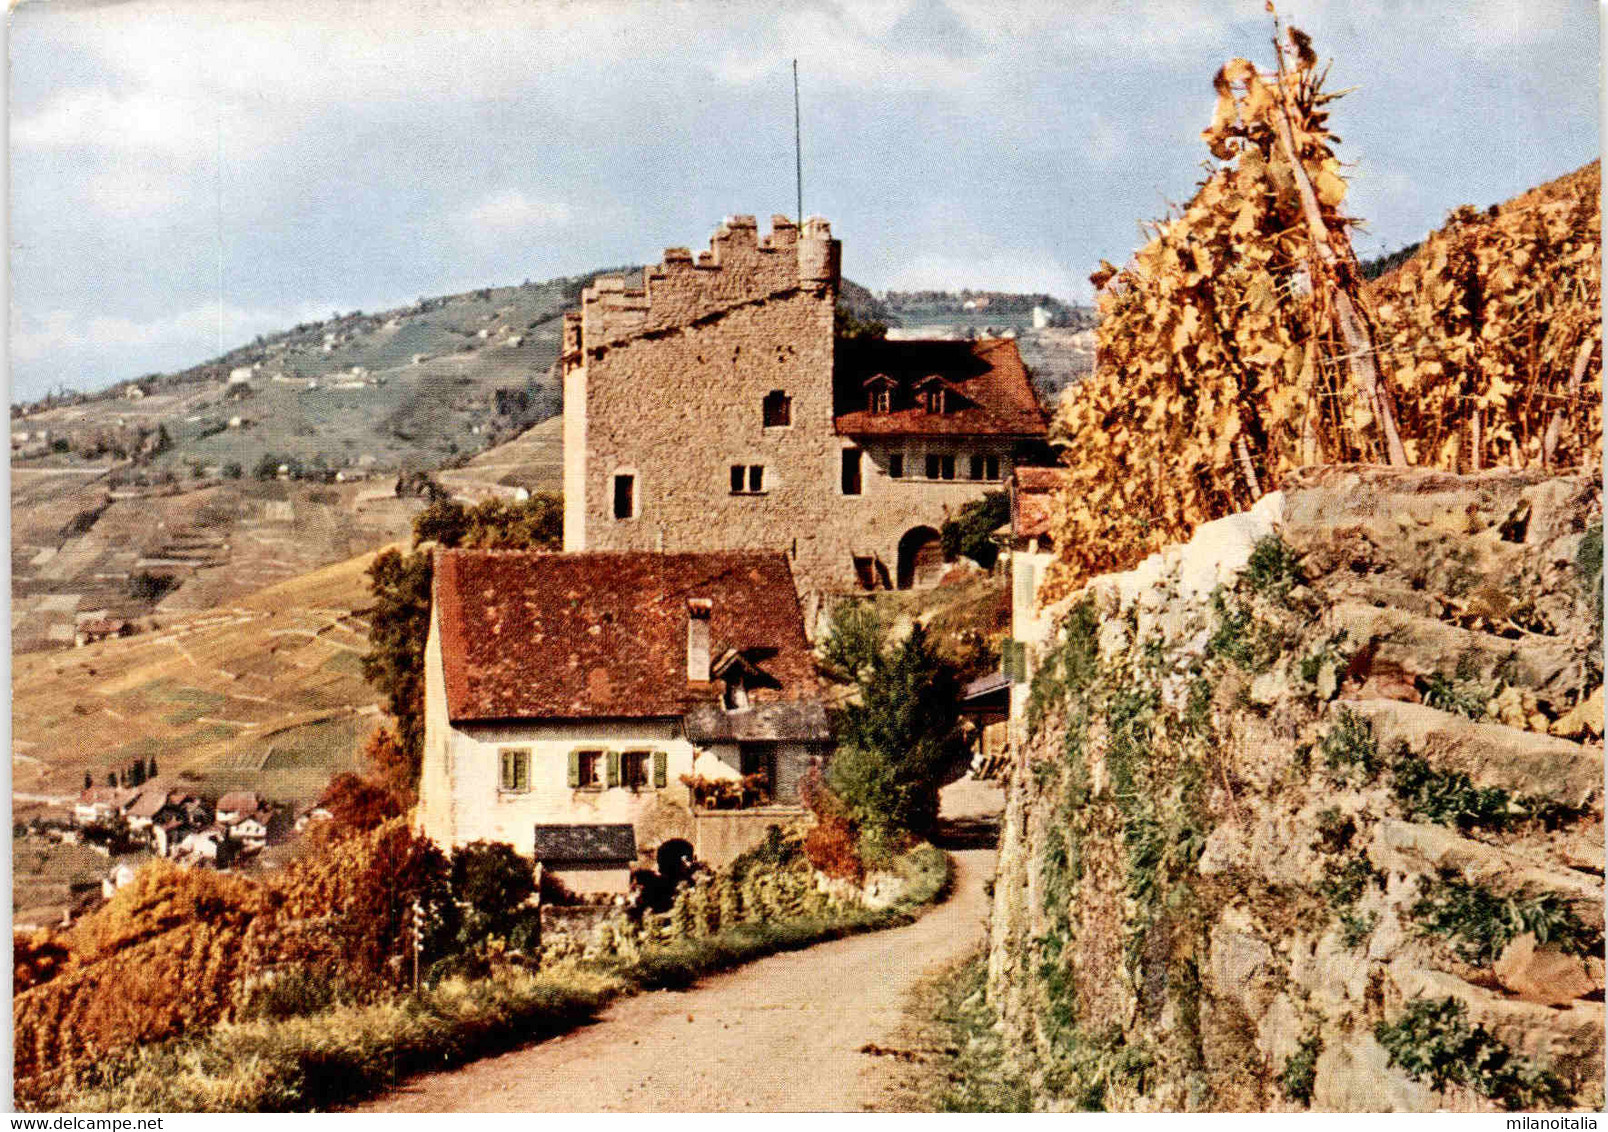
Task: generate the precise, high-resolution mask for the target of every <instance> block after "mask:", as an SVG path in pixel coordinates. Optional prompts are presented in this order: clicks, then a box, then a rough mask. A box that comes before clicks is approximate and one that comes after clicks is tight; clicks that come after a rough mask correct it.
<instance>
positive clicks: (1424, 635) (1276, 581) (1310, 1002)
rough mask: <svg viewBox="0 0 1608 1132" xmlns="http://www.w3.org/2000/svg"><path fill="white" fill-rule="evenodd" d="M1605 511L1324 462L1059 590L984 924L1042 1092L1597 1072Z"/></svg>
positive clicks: (1056, 1100)
mask: <svg viewBox="0 0 1608 1132" xmlns="http://www.w3.org/2000/svg"><path fill="white" fill-rule="evenodd" d="M1600 523H1601V503H1600V491H1599V488H1598V485H1597V484H1596V482H1595V481H1594V480H1592V479H1591V478H1589V477H1586V476H1546V475H1542V474H1539V473H1521V472H1509V471H1499V472H1489V473H1484V474H1480V475H1474V476H1455V475H1448V474H1445V473H1440V472H1432V471H1414V470H1390V469H1382V468H1361V467H1330V468H1323V469H1311V470H1307V471H1304V472H1301V473H1299V474H1297V475H1296V476H1294V477H1292V479H1291V480H1290V482H1287V483H1286V484H1285V486H1284V490H1283V491H1282V492H1281V493H1278V494H1275V495H1271V496H1268V497H1265V498H1264V499H1263V500H1262V501H1261V502H1259V503H1258V504H1257V506H1256V508H1254V509H1253V510H1252V511H1250V512H1247V513H1245V514H1242V515H1236V516H1231V517H1230V518H1229V519H1225V520H1222V521H1220V522H1217V523H1211V524H1207V525H1206V526H1204V527H1202V528H1201V529H1200V530H1199V531H1198V532H1197V534H1196V536H1195V537H1194V539H1193V540H1192V541H1191V542H1190V543H1189V544H1188V545H1187V546H1180V547H1173V548H1170V549H1168V550H1167V551H1164V552H1163V553H1161V554H1158V555H1156V556H1153V557H1152V558H1151V559H1148V560H1147V561H1146V562H1144V563H1142V564H1141V565H1140V566H1139V567H1137V568H1136V569H1135V570H1133V571H1129V572H1128V573H1126V574H1121V575H1113V576H1108V577H1103V578H1099V579H1096V580H1094V581H1093V582H1091V583H1090V584H1089V585H1087V586H1086V587H1085V588H1084V589H1083V590H1082V591H1080V592H1079V593H1077V594H1075V595H1073V596H1072V597H1071V598H1068V599H1066V600H1065V601H1064V602H1062V603H1061V605H1060V606H1059V607H1058V608H1057V610H1056V611H1055V612H1056V614H1057V616H1058V618H1059V625H1060V629H1059V631H1058V634H1057V637H1056V639H1055V640H1054V641H1053V642H1052V645H1051V646H1050V648H1049V649H1047V650H1046V651H1045V652H1044V654H1043V655H1041V656H1039V657H1037V658H1036V661H1035V666H1034V668H1035V671H1034V675H1033V690H1032V696H1031V699H1030V703H1029V708H1028V715H1029V719H1028V724H1029V730H1030V734H1031V739H1030V741H1029V742H1028V743H1027V744H1025V745H1023V746H1022V747H1021V748H1020V749H1018V750H1017V751H1016V752H1014V754H1013V762H1012V766H1011V773H1010V783H1009V793H1008V797H1007V807H1006V816H1005V823H1004V830H1003V833H1002V843H1001V851H1000V865H999V875H998V878H997V880H996V883H995V903H994V909H993V920H992V923H991V927H990V953H989V993H990V997H991V1000H992V1002H993V1003H994V1005H995V1008H996V1009H997V1010H998V1012H999V1014H1000V1017H1001V1020H1002V1023H1003V1025H1004V1027H1005V1028H1006V1030H1007V1037H1008V1038H1009V1039H1011V1040H1010V1041H1009V1042H1008V1043H1007V1044H1008V1045H1013V1046H1014V1048H1015V1049H1017V1050H1018V1051H1019V1055H1018V1056H1019V1059H1020V1064H1019V1065H1018V1066H1017V1069H1019V1070H1020V1071H1021V1072H1023V1073H1024V1074H1025V1075H1026V1076H1027V1077H1028V1078H1029V1079H1030V1081H1031V1083H1032V1086H1033V1091H1034V1096H1035V1099H1036V1102H1037V1104H1038V1105H1039V1106H1040V1107H1043V1108H1048V1109H1063V1108H1091V1107H1107V1108H1113V1109H1130V1110H1187V1111H1201V1110H1261V1109H1274V1110H1284V1111H1294V1110H1300V1109H1304V1108H1308V1107H1310V1108H1314V1109H1328V1110H1351V1111H1358V1110H1402V1111H1427V1110H1434V1109H1441V1108H1447V1109H1460V1110H1476V1111H1487V1110H1498V1109H1501V1108H1504V1107H1506V1108H1529V1107H1547V1108H1556V1107H1569V1106H1578V1107H1587V1108H1596V1107H1600V1106H1601V1105H1602V1103H1603V1027H1604V1014H1603V1011H1604V1006H1603V961H1602V946H1603V942H1602V940H1603V937H1602V932H1603V827H1602V816H1603V802H1602V798H1603V749H1602V742H1601V736H1602V731H1603V727H1602V718H1601V683H1602V670H1601V661H1600V654H1601V628H1600V620H1599V619H1600V613H1599V610H1600V605H1599V604H1597V603H1596V602H1595V601H1594V600H1593V596H1592V587H1593V586H1600V584H1601V582H1600V562H1599V563H1598V564H1597V565H1596V566H1595V567H1594V568H1593V567H1591V566H1590V564H1589V562H1587V563H1585V564H1584V567H1583V564H1582V562H1581V559H1582V555H1581V549H1582V544H1583V543H1586V542H1587V539H1588V534H1587V532H1588V530H1589V529H1590V528H1592V527H1593V526H1594V525H1596V526H1597V529H1598V530H1600ZM1596 537H1597V538H1599V539H1600V535H1598V536H1596ZM1590 545H1594V546H1596V547H1599V548H1600V541H1599V542H1596V543H1592V544H1590ZM1597 553H1599V554H1600V549H1599V550H1598V552H1597Z"/></svg>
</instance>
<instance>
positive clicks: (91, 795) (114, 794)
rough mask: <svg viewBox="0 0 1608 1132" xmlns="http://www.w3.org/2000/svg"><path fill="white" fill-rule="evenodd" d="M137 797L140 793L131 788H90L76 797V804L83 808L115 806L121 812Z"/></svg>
mask: <svg viewBox="0 0 1608 1132" xmlns="http://www.w3.org/2000/svg"><path fill="white" fill-rule="evenodd" d="M139 796H140V792H139V791H138V790H136V789H134V788H133V787H131V786H91V787H90V788H89V789H88V790H85V791H83V792H82V793H81V794H79V795H78V803H79V805H83V806H98V805H107V806H115V807H116V808H117V809H119V810H121V809H122V808H123V807H125V806H127V805H129V804H130V803H131V802H133V801H134V800H135V799H136V798H138V797H139Z"/></svg>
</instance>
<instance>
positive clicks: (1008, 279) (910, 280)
mask: <svg viewBox="0 0 1608 1132" xmlns="http://www.w3.org/2000/svg"><path fill="white" fill-rule="evenodd" d="M965 287H970V288H971V289H972V290H975V291H1016V292H1025V293H1029V294H1032V293H1038V292H1042V293H1044V294H1048V295H1054V296H1056V297H1057V298H1063V299H1079V298H1082V297H1085V296H1086V295H1087V293H1088V290H1089V288H1088V284H1087V283H1086V282H1085V281H1084V279H1083V276H1082V275H1081V274H1080V273H1079V272H1077V271H1074V270H1072V269H1071V268H1069V267H1068V266H1067V265H1066V264H1064V263H1062V262H1060V261H1059V260H1057V259H1056V258H1055V257H1054V256H1053V255H1051V254H1049V253H1048V252H1044V251H1039V250H1034V249H1020V250H1013V251H1005V252H999V253H995V254H992V255H986V256H950V255H944V254H941V253H934V254H931V255H918V256H915V257H914V258H912V259H909V260H905V261H903V262H902V263H901V264H900V265H899V267H898V268H897V269H896V270H895V271H893V272H892V273H891V274H890V275H889V276H888V277H887V280H886V283H885V284H884V289H886V290H892V291H920V290H927V289H933V290H960V289H961V288H965Z"/></svg>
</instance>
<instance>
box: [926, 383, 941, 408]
mask: <svg viewBox="0 0 1608 1132" xmlns="http://www.w3.org/2000/svg"><path fill="white" fill-rule="evenodd" d="M943 411H944V389H943V386H941V385H930V386H928V387H927V412H929V413H941V412H943Z"/></svg>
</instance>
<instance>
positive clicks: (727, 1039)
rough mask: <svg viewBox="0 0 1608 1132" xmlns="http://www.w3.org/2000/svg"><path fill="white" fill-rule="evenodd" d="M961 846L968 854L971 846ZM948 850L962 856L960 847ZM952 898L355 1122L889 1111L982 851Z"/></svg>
mask: <svg viewBox="0 0 1608 1132" xmlns="http://www.w3.org/2000/svg"><path fill="white" fill-rule="evenodd" d="M999 805H1000V795H999V792H998V791H997V790H995V789H993V788H992V787H989V786H985V785H981V784H977V783H972V782H970V781H969V780H963V781H961V782H958V783H956V784H955V785H954V786H951V787H948V788H947V789H946V790H945V792H944V814H945V817H946V818H947V819H951V820H952V821H954V822H955V828H957V829H966V828H971V829H975V828H976V823H977V822H978V819H983V818H985V817H987V816H990V815H992V814H994V813H997V812H998V809H999ZM971 840H972V841H975V840H979V839H977V838H972V839H971ZM959 843H960V844H965V843H967V842H966V841H965V840H961V841H960V842H959ZM952 854H953V857H954V860H955V885H954V892H953V895H951V896H950V898H949V899H948V900H947V901H945V902H944V903H943V904H942V905H940V906H938V907H937V908H934V909H933V910H932V911H931V912H928V913H927V914H926V915H925V916H923V917H922V918H921V919H920V920H917V921H916V922H915V923H913V924H909V925H906V926H905V927H902V928H895V929H892V930H890V931H885V932H873V933H871V934H869V935H863V936H856V937H853V938H851V939H842V940H835V941H833V942H831V943H824V944H821V945H819V946H816V947H812V948H809V949H807V950H805V951H798V952H793V953H791V954H787V955H775V956H772V957H770V958H768V959H762V960H759V961H758V962H755V963H752V964H750V965H748V966H746V967H743V968H740V969H739V970H736V971H732V972H730V973H728V974H725V975H719V976H716V977H714V978H710V979H708V980H706V981H705V982H703V983H702V984H700V985H699V986H697V987H694V988H693V989H692V990H689V991H655V992H653V993H651V994H643V995H638V996H636V997H634V998H626V999H622V1000H620V1001H619V1002H617V1003H615V1004H614V1005H613V1006H611V1007H610V1008H609V1009H608V1010H607V1011H606V1012H604V1014H603V1015H602V1016H601V1017H600V1018H599V1020H598V1021H597V1022H596V1023H595V1024H593V1025H591V1026H587V1027H584V1028H582V1029H581V1030H578V1031H576V1032H574V1033H571V1034H567V1035H565V1036H563V1037H560V1038H555V1039H553V1040H551V1041H548V1042H544V1043H542V1044H540V1045H536V1046H532V1047H530V1048H528V1049H523V1050H517V1051H515V1052H513V1053H509V1054H504V1055H503V1056H501V1057H495V1058H488V1059H486V1060H484V1061H479V1062H476V1063H474V1064H472V1065H468V1066H465V1067H464V1068H462V1069H459V1070H456V1071H454V1072H451V1073H440V1074H435V1075H431V1076H427V1077H419V1078H415V1079H414V1080H413V1081H411V1082H410V1083H409V1084H407V1085H406V1086H404V1087H402V1088H399V1089H397V1090H395V1091H393V1092H391V1093H388V1094H386V1095H385V1096H383V1097H380V1098H378V1099H377V1100H376V1101H374V1102H373V1103H372V1104H370V1105H368V1106H366V1107H365V1109H364V1111H369V1112H722V1111H724V1112H732V1111H745V1110H746V1111H753V1112H802V1111H839V1112H843V1111H847V1112H856V1111H862V1110H865V1109H877V1108H881V1107H884V1105H885V1103H888V1098H889V1089H890V1082H891V1079H892V1077H893V1074H892V1073H891V1072H890V1065H889V1057H888V1056H887V1054H886V1053H885V1052H884V1053H878V1052H861V1051H862V1050H865V1049H867V1048H868V1047H870V1048H871V1049H872V1050H873V1051H875V1050H876V1049H878V1048H879V1047H887V1046H892V1045H894V1044H895V1043H896V1042H897V1038H896V1036H895V1035H896V1033H897V1031H898V1030H899V1028H900V1023H901V1022H902V1021H903V1008H904V1004H905V999H906V996H907V995H908V994H909V993H910V991H911V989H912V988H913V987H914V986H915V985H916V983H917V982H919V981H920V979H921V978H922V975H923V973H924V972H927V971H929V970H931V969H933V968H935V967H937V966H939V965H941V964H946V963H950V962H953V961H954V960H956V959H959V958H960V957H962V956H964V955H965V954H967V953H968V952H970V951H971V950H973V949H975V948H976V947H977V945H978V943H979V942H980V941H981V939H982V934H983V921H984V918H985V917H986V916H987V901H986V898H985V895H984V888H983V886H984V883H985V882H986V881H987V880H988V879H989V878H990V877H991V876H992V875H993V871H994V851H993V850H992V849H991V848H956V849H953V850H952Z"/></svg>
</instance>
